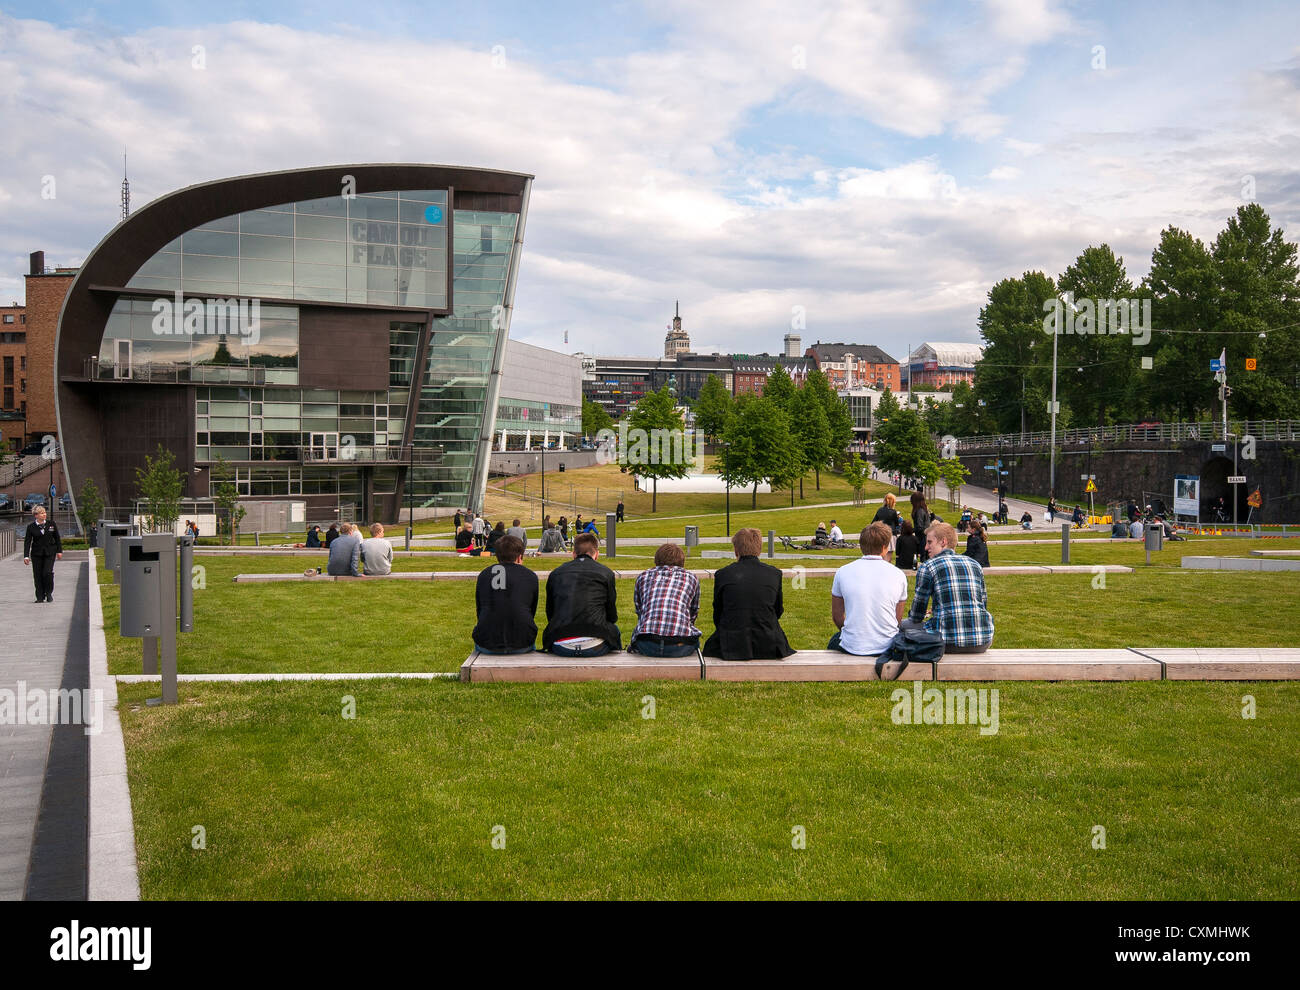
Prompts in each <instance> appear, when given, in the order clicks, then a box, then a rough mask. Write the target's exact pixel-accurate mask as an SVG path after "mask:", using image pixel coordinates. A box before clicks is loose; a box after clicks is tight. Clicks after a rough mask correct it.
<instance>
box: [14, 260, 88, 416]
mask: <svg viewBox="0 0 1300 990" xmlns="http://www.w3.org/2000/svg"><path fill="white" fill-rule="evenodd" d="M76 274H77V269H75V268H55V269H53V270H48V271H47V270H46V268H45V252H44V251H35V252H33V253H32V256H31V269H30V272H29V274H28V275H27V314H26V315H27V437H28V439H32V438H39V437H41V436H43V435H45V434H47V433H49V434H53V435H55V436H57V435H58V432H59V426H58V417H57V416H56V414H55V411H54V338H55V336H56V335H57V334H58V330H59V313H60V312H61V311H62V310H63V300H64V299H65V298H66V297H67V295H68V290H69V289H71V288H72V280H73V279H74V278H75V277H76Z"/></svg>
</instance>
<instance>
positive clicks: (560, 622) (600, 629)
mask: <svg viewBox="0 0 1300 990" xmlns="http://www.w3.org/2000/svg"><path fill="white" fill-rule="evenodd" d="M599 556H600V540H598V539H597V538H596V537H595V536H593V535H592V534H591V533H579V534H578V535H577V536H575V537H574V538H573V559H572V560H570V561H569V562H568V563H565V564H561V565H560V566H559V567H557V568H556V569H555V570H553V571H551V573H550V574H548V575H547V578H546V631H545V632H544V633H542V648H543V649H545V650H549V651H550V652H551V653H554V654H555V655H556V656H561V657H598V656H602V655H604V654H606V653H608V652H609V651H610V650H621V649H623V637H622V634H621V633H620V632H619V629H618V608H617V606H616V597H617V590H616V588H615V586H614V572H613V571H611V570H610V569H609V568H608V567H606V566H605V565H604V564H598V563H596V558H597V557H599Z"/></svg>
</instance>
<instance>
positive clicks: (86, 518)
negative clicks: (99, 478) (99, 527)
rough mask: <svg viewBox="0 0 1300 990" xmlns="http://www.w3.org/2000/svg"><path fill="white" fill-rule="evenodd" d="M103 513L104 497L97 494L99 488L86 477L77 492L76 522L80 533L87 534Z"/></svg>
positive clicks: (91, 479) (92, 479)
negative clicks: (78, 524) (78, 523)
mask: <svg viewBox="0 0 1300 990" xmlns="http://www.w3.org/2000/svg"><path fill="white" fill-rule="evenodd" d="M103 511H104V497H103V496H102V495H100V494H99V486H98V485H96V484H95V479H94V478H90V477H87V478H86V480H85V481H83V482H82V483H81V490H80V491H78V492H77V520H78V522H80V523H81V529H82V532H84V533H89V532H90V531H91V529H93V528H94V526H95V523H96V522H97V521H98V520H99V517H100V515H101V514H102V513H103Z"/></svg>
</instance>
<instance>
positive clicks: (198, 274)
mask: <svg viewBox="0 0 1300 990" xmlns="http://www.w3.org/2000/svg"><path fill="white" fill-rule="evenodd" d="M186 236H188V235H186ZM211 236H213V237H217V236H220V237H225V236H226V235H225V234H220V235H217V234H213V235H211ZM234 253H235V252H234V251H231V254H232V255H233V254H234ZM183 264H184V266H185V267H184V270H183V274H184V276H185V278H186V279H187V280H189V279H208V280H212V281H218V280H219V281H222V282H225V281H230V282H234V281H235V280H236V279H238V278H239V269H238V265H237V264H236V262H235V259H234V257H230V258H209V257H204V256H200V255H192V254H187V255H185V260H184V262H183Z"/></svg>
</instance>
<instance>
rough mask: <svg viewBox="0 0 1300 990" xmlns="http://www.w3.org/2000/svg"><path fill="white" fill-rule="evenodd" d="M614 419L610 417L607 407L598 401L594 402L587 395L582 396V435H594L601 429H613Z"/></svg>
mask: <svg viewBox="0 0 1300 990" xmlns="http://www.w3.org/2000/svg"><path fill="white" fill-rule="evenodd" d="M613 427H614V420H612V419H611V418H610V415H609V413H607V412H605V407H604V406H602V405H600V403H598V402H592V401H591V400H590V399H588V398H587V397H586V396H585V395H584V396H583V397H582V435H583V436H587V437H594V436H595V435H596V434H597V433H599V432H600V431H601V430H609V429H613Z"/></svg>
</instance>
